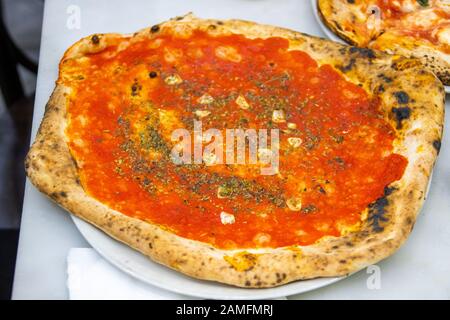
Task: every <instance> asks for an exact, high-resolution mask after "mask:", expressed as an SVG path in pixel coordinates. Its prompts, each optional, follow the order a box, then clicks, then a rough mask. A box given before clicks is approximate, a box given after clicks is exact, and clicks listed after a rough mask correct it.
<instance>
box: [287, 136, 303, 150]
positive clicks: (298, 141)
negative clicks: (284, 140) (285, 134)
mask: <svg viewBox="0 0 450 320" xmlns="http://www.w3.org/2000/svg"><path fill="white" fill-rule="evenodd" d="M288 142H289V144H290V145H291V146H292V147H294V148H298V147H300V145H301V144H302V142H303V140H302V139H301V138H296V137H290V138H288Z"/></svg>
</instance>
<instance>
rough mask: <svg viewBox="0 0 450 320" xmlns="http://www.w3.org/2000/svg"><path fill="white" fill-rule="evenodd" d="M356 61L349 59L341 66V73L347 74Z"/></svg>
mask: <svg viewBox="0 0 450 320" xmlns="http://www.w3.org/2000/svg"><path fill="white" fill-rule="evenodd" d="M355 62H356V59H355V58H351V59H350V61H349V62H348V64H347V65H345V66H342V67H341V68H340V69H341V71H342V72H348V71H350V70H352V69H353V66H354V65H355Z"/></svg>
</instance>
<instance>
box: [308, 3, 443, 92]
mask: <svg viewBox="0 0 450 320" xmlns="http://www.w3.org/2000/svg"><path fill="white" fill-rule="evenodd" d="M317 1H318V6H317V7H318V10H319V16H320V17H321V19H322V21H323V22H324V23H325V24H326V25H327V27H328V28H329V29H331V30H332V31H333V32H334V33H335V34H337V35H338V36H339V37H340V38H342V39H344V40H345V41H347V42H349V43H350V44H352V45H356V46H361V47H370V48H376V49H378V50H382V51H385V52H387V53H389V54H398V55H403V56H405V57H411V58H417V59H419V60H420V61H421V62H422V63H423V64H424V65H425V66H426V67H427V68H428V69H429V70H431V71H433V72H434V73H435V74H436V75H437V76H438V78H439V79H440V80H441V81H442V82H443V83H444V84H445V85H450V55H448V54H446V53H444V52H442V51H439V50H438V49H436V48H435V47H433V46H432V45H431V44H429V43H427V42H424V41H422V42H420V41H417V40H415V39H414V38H412V37H407V36H404V35H400V34H397V33H396V32H395V31H393V30H385V32H383V33H382V34H380V33H377V31H376V30H372V31H371V30H370V28H369V29H367V28H365V27H364V26H367V24H366V20H367V17H368V14H366V11H367V8H365V7H364V6H363V5H362V4H358V3H350V1H347V0H317ZM369 23H370V22H369ZM346 24H350V25H352V28H344V25H346ZM361 28H362V29H361ZM360 29H361V30H360Z"/></svg>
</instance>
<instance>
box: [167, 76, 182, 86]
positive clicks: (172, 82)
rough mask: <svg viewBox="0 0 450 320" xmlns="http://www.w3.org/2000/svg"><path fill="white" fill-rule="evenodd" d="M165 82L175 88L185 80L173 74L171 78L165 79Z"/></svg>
mask: <svg viewBox="0 0 450 320" xmlns="http://www.w3.org/2000/svg"><path fill="white" fill-rule="evenodd" d="M164 82H165V83H167V84H168V85H169V86H173V85H176V84H180V83H182V82H183V79H181V77H180V76H179V75H177V74H173V75H171V76H168V77H166V78H165V79H164Z"/></svg>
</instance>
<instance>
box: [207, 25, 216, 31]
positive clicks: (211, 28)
mask: <svg viewBox="0 0 450 320" xmlns="http://www.w3.org/2000/svg"><path fill="white" fill-rule="evenodd" d="M216 28H217V27H216V25H215V24H210V25H209V26H208V29H209V30H215V29H216Z"/></svg>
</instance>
